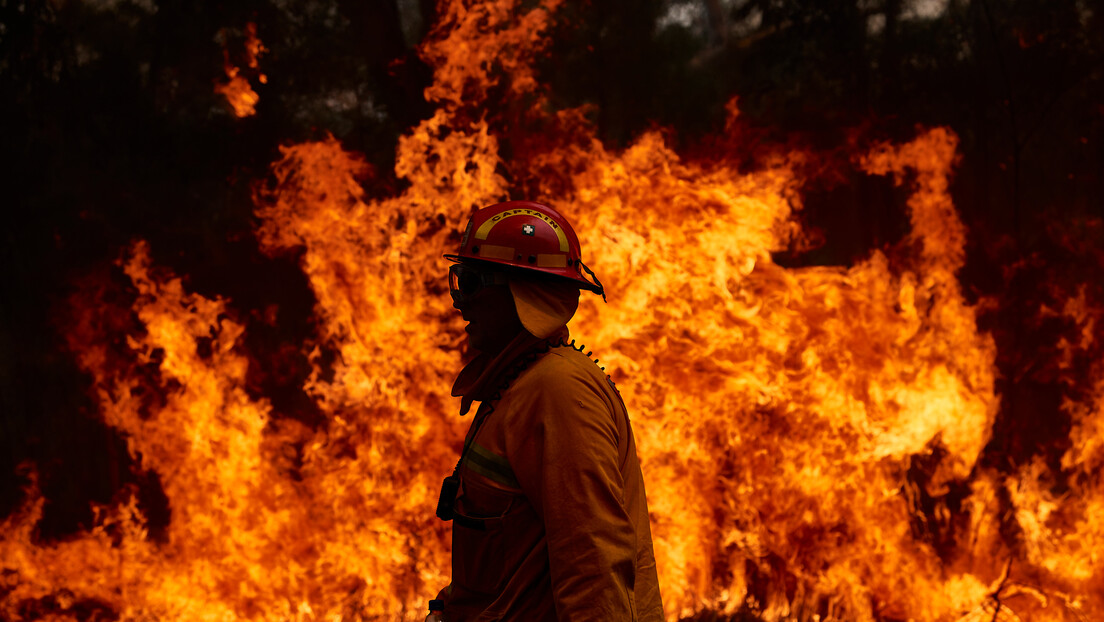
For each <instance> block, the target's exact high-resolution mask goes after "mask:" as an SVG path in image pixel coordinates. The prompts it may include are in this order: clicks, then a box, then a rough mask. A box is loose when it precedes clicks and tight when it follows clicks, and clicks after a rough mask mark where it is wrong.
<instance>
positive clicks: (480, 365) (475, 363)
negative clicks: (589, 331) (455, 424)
mask: <svg viewBox="0 0 1104 622" xmlns="http://www.w3.org/2000/svg"><path fill="white" fill-rule="evenodd" d="M567 337H568V330H567V327H566V326H563V327H561V328H560V329H559V330H558V331H556V332H554V333H553V334H552V335H550V336H549V337H548V338H546V339H540V338H538V337H534V336H533V335H532V334H530V333H529V331H526V330H523V331H521V332H520V333H518V335H517V336H516V337H514V339H513V341H511V342H510V343H509V344H507V345H506V347H505V348H503V349H502V352H499V353H498V354H487V353H480V354H479V355H478V356H476V357H475V358H474V359H472V361H471V362H470V363H468V364H467V365H465V366H464V369H461V370H460V374H459V375H457V376H456V381H455V382H454V383H453V384H452V395H453V397H460V398H461V400H460V416H461V417H463V416H464V415H466V414H468V411H469V410H471V405H472V402H476V401H478V402H483V401H486V400H488V399H491V398H493V397H494V394H495V392H496V391H498V390H499V389H500V388H501V386H502V384H503V383H504V382H506V381H507V380H509V377H508V372H509V371H510V370H511V369H513V367H514V364H515V363H516V362H518V361H519V360H520V359H522V358H523V357H524V355H526V354H528V353H530V352H533V351H535V350H538V349H540V348H541V347H542V346H544V347H547V346H548V345H554V344H557V343H560V342H561V341H566V340H567Z"/></svg>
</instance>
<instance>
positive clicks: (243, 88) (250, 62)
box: [215, 22, 268, 117]
mask: <svg viewBox="0 0 1104 622" xmlns="http://www.w3.org/2000/svg"><path fill="white" fill-rule="evenodd" d="M266 51H267V50H266V49H265V47H264V45H262V44H261V40H260V39H258V38H257V25H256V24H254V23H252V22H250V23H248V24H246V26H245V65H246V67H247V68H248V69H250V70H251V73H254V74H256V76H257V81H258V82H260V83H261V84H265V83H267V82H268V77H267V76H265V74H263V73H260V72H259V71H258V69H259V68H260V63H259V60H258V59H259V58H260V56H261V54H263V53H265V52H266ZM222 55H223V69H224V70H225V71H226V81H225V82H219V83H216V84H215V92H216V93H218V94H220V95H222V96H223V97H225V98H226V103H228V104H230V108H231V109H232V110H233V111H234V115H235V116H237V117H249V116H253V115H254V114H256V113H257V102H259V101H261V96H260V95H258V94H257V92H256V91H254V90H253V87H252V85H250V84H249V80H248V79H247V78H246V77H245V76H243V75H241V71H242V70H241V69H240V68H239V67H236V66H235V65H234V64H233V63H231V62H230V52H229V51H228V50H226V49H225V48H224V49H223V51H222Z"/></svg>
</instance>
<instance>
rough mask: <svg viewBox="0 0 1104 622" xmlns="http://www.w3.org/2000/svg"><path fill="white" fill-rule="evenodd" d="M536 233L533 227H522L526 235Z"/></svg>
mask: <svg viewBox="0 0 1104 622" xmlns="http://www.w3.org/2000/svg"><path fill="white" fill-rule="evenodd" d="M535 231H536V230H535V229H534V228H533V225H522V227H521V232H522V233H524V234H525V235H533V233H534V232H535Z"/></svg>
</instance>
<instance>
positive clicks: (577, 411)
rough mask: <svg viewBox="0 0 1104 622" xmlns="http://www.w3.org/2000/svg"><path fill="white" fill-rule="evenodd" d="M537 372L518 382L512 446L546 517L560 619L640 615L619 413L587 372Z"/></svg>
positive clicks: (517, 467) (524, 483)
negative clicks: (635, 598)
mask: <svg viewBox="0 0 1104 622" xmlns="http://www.w3.org/2000/svg"><path fill="white" fill-rule="evenodd" d="M531 380H533V382H531V383H526V385H527V386H526V387H524V388H523V387H518V388H519V389H524V390H523V391H519V393H522V395H519V396H518V398H519V400H520V401H522V402H524V404H523V408H521V409H519V410H518V411H517V413H518V417H519V419H520V420H519V421H518V422H517V424H516V425H512V426H511V428H512V430H514V432H512V433H511V435H510V436H511V440H510V441H508V442H507V443H508V444H507V450H508V452H509V455H510V456H512V457H516V458H513V459H512V460H511V466H512V467H513V469H514V474H515V476H516V477H517V480H518V483H519V484H520V486H521V488H522V490H523V491H524V492H525V495H526V496H527V497H528V499H529V501H530V503H532V505H533V507H534V508H535V509H536V511H537V513H538V515H539V516H540V517H541V518H542V519H543V521H544V528H545V532H546V534H547V541H548V556H549V564H550V572H551V579H552V594H553V599H554V601H555V605H556V615H557V619H559V620H561V621H571V622H583V621H589V620H602V621H608V620H625V621H629V620H636V612H635V610H634V607H635V606H634V603H633V584H634V580H635V571H636V562H635V556H636V535H635V532H634V529H633V526H632V523H631V521H630V519H629V515H628V512H627V511H626V509H625V503H624V501H625V493H624V490H625V486H624V482H623V478H622V475H621V470H620V468H619V465H620V463H621V456H620V453H621V450H620V445H621V443H620V442H619V441H620V440H621V439H619V433H618V425H617V422H616V420H615V418H614V417H615V414H614V412H612V411H611V409H610V406H609V405H608V403H607V402H606V400H605V399H604V398H603V396H602V395H601V393H600V392H599V390H598V389H596V388H595V387H593V386H591V385H590V384H589V383H588V379H587V378H585V377H580V376H573V375H571V374H570V373H566V374H545V375H542V376H541V377H537V378H531ZM511 444H513V445H514V446H510V445H511ZM514 462H516V464H514Z"/></svg>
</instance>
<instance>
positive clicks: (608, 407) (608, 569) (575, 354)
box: [441, 328, 664, 622]
mask: <svg viewBox="0 0 1104 622" xmlns="http://www.w3.org/2000/svg"><path fill="white" fill-rule="evenodd" d="M566 338H567V330H566V328H565V329H563V330H562V331H560V333H559V334H557V335H555V336H554V337H553V338H552V339H551V340H549V341H541V342H539V343H536V344H534V343H532V342H531V341H530V342H528V343H523V344H518V343H517V342H515V344H513V347H512V348H510V347H508V348H507V352H504V353H503V354H502V355H500V356H499V357H498V359H499V360H497V361H495V363H497V365H494V364H491V365H488V362H487V361H482V362H481V361H480V360H479V359H477V360H476V361H473V362H472V364H470V365H469V366H468V368H466V369H465V371H468V372H471V371H472V370H471V369H470V368H471V367H473V366H475V367H477V368H480V369H477V370H476V373H475V374H474V375H479V373H478V372H479V371H480V370H481V369H482V370H483V371H485V370H486V368H490V369H492V370H493V369H496V368H497V369H499V370H501V371H499V372H497V373H492V374H491V375H492V376H493V377H491V378H487V377H486V376H487V374H486V373H484V374H483V376H484V377H483V378H482V380H483V382H481V383H478V384H480V385H482V386H481V387H480V388H481V389H482V390H483V391H484V392H485V393H487V394H488V395H487V396H486V397H485V398H484V399H483V401H482V403H481V404H480V407H479V410H478V411H477V413H476V419H475V421H473V423H472V427H471V429H470V430H469V432H468V439H467V441H466V442H467V443H468V449H467V451H466V452H465V454H464V457H463V460H462V462H461V464H460V466H459V469H458V474H459V477H460V487H459V490H458V491H457V493H456V497H455V500H454V504H453V505H454V508H455V512H456V514H458V515H459V516H458V518H456V519H454V521H453V530H452V545H453V550H452V560H453V561H452V584H451V585H450V586H449V587H448V588H446V589H445V590H443V591H442V593H441V598H443V599H445V600H446V606H445V610H444V619H445V621H446V622H490V621H492V620H501V621H507V622H508V621H513V620H518V621H520V620H525V621H527V622H528V621H534V622H536V621H545V620H546V621H549V622H552V621H571V622H584V621H591V620H593V621H602V622H610V621H616V622H622V621H623V622H629V621H634V620H639V621H646V622H662V621H663V620H664V617H663V605H662V603H661V601H660V594H659V581H658V578H657V576H656V565H655V557H654V555H653V553H652V539H651V531H650V528H649V524H648V503H647V500H646V499H645V495H644V479H643V476H642V474H641V470H640V462H639V460H638V459H637V454H636V443H635V442H634V440H633V433H632V428H631V427H630V425H629V418H628V414H627V413H626V410H625V405H624V402H622V400H621V396H620V394H619V392H618V391H617V389H616V387H615V386H614V384H613V381H612V380H610V379H609V377H608V376H606V375H605V374H604V373H603V372H602V371H601V370H600V369H599V368H598V366H597V365H596V364H595V362H593V361H591V360H590V359H589V358H587V356H586V355H584V354H583V353H582V352H581V351H580V350H576V349H575V348H574V347H572V346H571V345H568V344H565V343H564V341H563V340H564V339H566ZM530 339H532V338H530ZM572 343H574V342H572ZM519 346H520V347H519ZM526 348H527V351H526V352H523V353H522V354H521V355H520V356H514V355H512V354H511V353H510V350H511V349H513V350H515V351H517V350H518V349H526ZM503 357H505V358H506V359H511V358H512V359H513V361H512V362H504V361H503V360H502V359H503ZM507 363H509V364H507ZM464 375H465V374H464V373H463V372H462V373H461V378H460V379H458V385H459V384H462V382H461V380H462V379H463V378H464ZM470 397H471V395H470V394H469V398H470ZM476 399H479V397H478V396H476ZM467 403H469V404H470V401H468V402H467Z"/></svg>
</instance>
